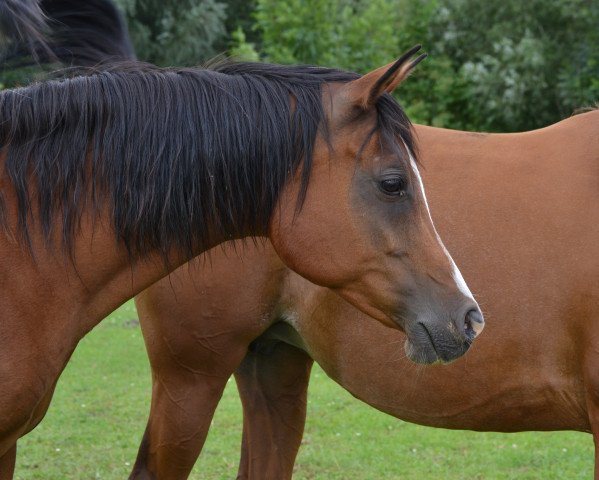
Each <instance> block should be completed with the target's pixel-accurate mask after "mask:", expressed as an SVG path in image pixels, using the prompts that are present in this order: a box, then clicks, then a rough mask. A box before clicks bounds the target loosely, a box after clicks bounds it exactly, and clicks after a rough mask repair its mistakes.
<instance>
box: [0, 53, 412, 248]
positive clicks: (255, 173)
mask: <svg viewBox="0 0 599 480" xmlns="http://www.w3.org/2000/svg"><path fill="white" fill-rule="evenodd" d="M355 78H357V75H356V74H354V73H351V72H344V71H340V70H334V69H330V68H322V67H312V66H279V65H269V64H258V63H231V62H226V63H221V64H219V65H216V66H213V67H211V68H209V69H201V68H192V69H187V68H186V69H160V68H157V67H153V66H148V65H143V64H139V63H128V64H126V65H119V66H118V67H114V68H111V69H107V70H104V71H96V72H92V73H90V74H88V75H81V76H77V77H75V78H71V79H64V80H55V81H48V82H43V83H39V84H36V85H33V86H30V87H27V88H20V89H14V90H6V91H4V92H2V93H0V149H1V150H0V158H1V155H4V156H5V160H4V174H5V175H6V176H7V177H8V179H10V183H11V184H12V186H13V187H14V190H15V193H16V197H17V199H18V223H19V231H20V234H21V236H22V240H23V241H24V242H25V243H27V244H29V242H30V235H29V224H30V222H31V220H32V219H31V212H32V211H33V209H32V207H33V206H35V207H36V210H37V212H38V213H37V217H39V218H38V221H39V222H40V224H41V227H42V231H43V234H44V235H45V237H46V239H48V240H49V239H50V238H52V233H53V231H54V229H55V228H61V229H62V238H63V243H64V247H65V248H66V250H67V251H70V250H71V248H72V245H73V241H74V238H75V236H76V234H77V231H78V226H79V222H80V218H81V213H82V210H83V207H84V206H86V205H87V206H88V207H91V208H94V209H96V211H99V210H100V209H108V211H109V212H110V213H111V215H112V221H113V226H114V229H115V232H116V235H117V239H118V240H122V241H124V242H125V244H126V245H127V247H128V249H129V251H130V252H131V254H132V255H133V256H134V257H136V256H138V255H141V254H144V253H147V252H149V251H152V250H156V249H158V250H160V251H162V252H164V253H166V252H167V251H169V250H170V249H171V248H173V247H176V248H179V249H182V250H183V251H184V252H186V253H187V254H188V255H190V256H191V255H192V254H193V252H194V249H193V248H192V247H193V246H194V245H195V246H196V247H197V246H198V245H199V246H207V245H208V242H209V241H210V238H211V235H217V236H218V237H219V238H234V237H239V236H241V235H244V234H248V233H249V234H259V233H263V232H265V231H266V230H267V227H268V224H269V220H270V217H271V214H272V211H273V209H274V206H275V204H276V202H277V198H278V195H279V193H280V191H281V188H282V187H283V186H284V184H285V182H286V181H287V180H288V179H289V178H290V176H291V175H293V174H294V173H295V172H296V171H297V169H298V168H300V167H301V168H302V179H303V180H302V181H303V189H302V192H305V189H306V188H307V185H308V181H309V175H310V170H311V165H312V153H313V148H314V142H315V138H316V135H317V132H318V131H319V129H320V130H321V131H322V132H325V133H326V130H327V129H326V121H325V116H324V110H323V105H322V94H321V90H322V85H323V84H324V83H327V82H348V81H350V80H352V79H355ZM290 99H293V100H294V101H293V102H292V101H290ZM377 108H378V112H379V115H378V125H377V126H376V128H377V129H378V130H380V131H381V133H382V136H383V137H384V138H387V139H389V141H393V139H395V141H397V136H398V135H399V136H401V138H402V139H403V141H404V142H405V143H406V145H407V146H408V148H411V149H412V150H414V148H413V147H414V145H413V140H412V136H411V130H410V124H409V121H408V119H407V117H406V116H405V114H404V113H403V111H402V110H401V108H400V107H399V105H398V104H397V103H396V102H395V101H394V100H393V99H392V98H391V97H390V96H385V97H383V98H381V99H380V101H379V103H378V105H377ZM0 194H2V192H1V191H0ZM302 194H303V193H302ZM5 200H6V199H5V196H4V197H3V198H0V201H1V202H2V203H1V204H0V221H1V222H4V223H5V222H6V215H5V214H6V205H5ZM56 217H58V218H56Z"/></svg>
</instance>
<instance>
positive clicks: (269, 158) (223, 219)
mask: <svg viewBox="0 0 599 480" xmlns="http://www.w3.org/2000/svg"><path fill="white" fill-rule="evenodd" d="M15 5H19V2H17V3H15ZM417 50H418V48H414V49H412V50H410V51H409V52H407V53H406V54H405V55H403V56H402V57H401V58H400V59H399V60H398V61H396V62H395V63H393V64H390V65H388V66H386V67H381V68H380V69H377V70H375V71H373V72H371V73H370V74H367V75H365V76H363V77H359V76H357V75H355V74H353V73H348V72H343V71H338V70H333V69H327V68H320V67H303V66H290V67H282V66H277V65H266V64H234V63H227V64H222V65H218V66H215V67H213V68H212V69H180V70H167V69H158V68H155V67H151V66H145V65H138V64H134V63H132V64H129V65H122V66H121V67H120V68H118V69H110V70H108V69H107V70H96V71H93V72H90V73H89V74H87V75H85V76H78V77H75V78H71V79H65V80H61V81H49V82H43V83H39V84H36V85H33V86H30V87H27V88H21V89H15V90H5V91H3V92H1V93H0V147H1V150H0V165H1V170H0V194H1V203H0V225H1V226H2V231H1V233H0V310H1V311H2V321H1V322H0V385H2V388H1V389H0V412H2V415H1V416H0V478H2V479H4V478H11V476H12V472H13V469H14V461H15V453H16V441H17V439H18V438H19V437H20V436H22V435H24V434H25V433H27V432H28V431H30V430H31V429H32V428H34V427H35V425H36V424H37V423H38V422H39V421H40V420H41V419H42V417H43V416H44V414H45V412H46V409H47V407H48V404H49V402H50V399H51V397H52V393H53V390H54V387H55V385H56V381H57V379H58V377H59V375H60V373H61V372H62V370H63V368H64V366H65V364H66V362H67V361H68V359H69V357H70V355H71V354H72V352H73V350H74V348H75V346H76V345H77V342H78V341H79V340H80V339H81V338H82V337H83V336H84V335H85V334H86V333H87V332H88V331H89V330H90V329H91V328H93V327H94V326H95V325H96V324H97V323H98V322H99V321H100V319H102V318H103V317H104V316H105V315H106V314H108V313H109V312H110V311H112V310H113V309H114V308H116V307H117V306H118V305H120V304H121V303H122V302H123V301H125V300H126V299H127V298H130V297H132V296H133V295H135V294H137V293H139V292H140V291H142V290H143V289H144V288H146V287H147V286H149V285H150V284H152V283H154V282H155V281H157V280H158V279H159V278H161V277H162V276H164V275H166V274H167V273H168V272H169V271H170V270H172V269H174V268H176V267H177V266H179V265H181V264H182V263H184V262H185V261H187V260H189V259H190V258H191V257H192V256H194V255H197V254H199V253H201V252H204V251H206V250H207V249H209V248H212V247H214V246H216V245H218V244H219V243H221V242H223V241H225V240H230V239H235V238H242V237H247V236H267V237H268V238H269V239H270V241H271V242H272V244H273V245H274V248H275V250H276V251H277V253H278V254H279V256H280V257H281V258H282V259H283V260H284V262H285V263H286V264H287V265H288V266H289V267H290V268H292V269H293V270H295V271H297V272H299V273H300V274H301V275H304V276H306V278H309V279H310V280H312V281H314V282H316V283H318V284H321V285H324V286H327V287H330V288H332V289H334V290H335V291H336V292H337V293H338V294H339V295H342V296H343V297H344V298H346V299H347V300H349V301H350V302H351V303H352V304H354V305H355V306H357V307H358V308H360V309H361V310H362V311H364V312H366V313H367V314H369V315H371V316H373V317H375V318H376V319H378V320H379V321H381V322H384V323H385V324H387V325H390V326H393V327H395V328H401V329H404V330H405V331H406V332H407V335H408V337H409V339H410V340H409V341H408V342H406V350H407V352H408V354H409V355H410V357H411V358H413V359H414V360H416V361H420V362H424V363H426V362H429V363H430V362H434V361H448V360H452V359H454V358H456V357H458V356H460V355H462V354H463V353H464V352H465V351H466V350H467V349H468V347H469V345H470V343H471V342H472V340H473V339H474V337H475V336H476V335H477V333H478V332H479V331H480V330H481V329H482V326H483V320H482V316H481V314H480V312H479V310H478V307H477V305H476V303H475V301H474V300H473V298H472V295H471V294H470V292H469V291H468V289H467V287H466V286H465V284H464V282H463V280H462V278H461V275H460V274H459V272H458V270H457V268H456V267H455V264H454V263H453V260H451V257H449V255H448V254H447V250H446V249H445V247H444V246H443V244H442V243H441V241H440V239H439V237H438V235H437V233H436V231H435V229H434V227H433V224H432V221H431V219H430V216H429V213H428V207H427V205H426V200H425V196H424V191H423V188H422V183H421V181H420V176H419V173H418V169H417V165H416V161H415V159H414V157H413V154H412V152H414V151H415V146H414V142H413V139H412V135H411V129H410V124H409V121H408V119H407V118H406V116H405V115H404V113H403V111H402V110H401V108H400V107H399V105H398V104H397V103H396V102H395V101H394V100H393V98H392V97H391V96H390V95H389V93H390V92H391V91H392V90H393V89H394V88H395V87H396V86H397V85H398V84H399V83H400V82H401V81H402V80H403V79H404V78H405V77H406V76H407V75H408V73H409V72H410V70H411V69H412V68H413V67H414V66H415V65H416V64H417V63H418V62H419V61H420V60H421V59H422V58H423V57H422V56H420V57H417V58H416V59H413V55H414V53H415V52H416V51H417ZM215 320H216V321H217V322H218V321H219V320H218V319H215Z"/></svg>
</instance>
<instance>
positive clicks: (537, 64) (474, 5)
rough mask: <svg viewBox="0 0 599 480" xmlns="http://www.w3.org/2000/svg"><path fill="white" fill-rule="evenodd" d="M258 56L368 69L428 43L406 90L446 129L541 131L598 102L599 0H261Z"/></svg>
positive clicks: (412, 105) (409, 102) (418, 112)
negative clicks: (425, 57)
mask: <svg viewBox="0 0 599 480" xmlns="http://www.w3.org/2000/svg"><path fill="white" fill-rule="evenodd" d="M255 18H256V24H255V29H257V31H258V32H260V33H261V43H259V45H260V50H259V51H260V53H261V54H262V56H263V57H264V58H266V59H268V60H271V61H275V62H281V63H316V64H321V65H329V66H335V67H342V68H348V69H351V70H355V71H358V72H365V71H367V70H370V69H372V68H375V67H377V66H380V65H384V64H385V63H388V62H390V61H391V60H392V59H393V58H395V57H396V56H397V55H398V54H399V53H400V52H402V51H404V50H405V49H407V48H409V47H410V46H412V45H414V44H415V43H422V44H423V45H424V47H425V49H426V51H427V52H428V53H429V58H428V59H427V61H426V62H425V63H424V64H423V65H422V66H420V67H419V68H418V69H417V71H416V72H415V74H414V78H413V79H412V80H410V81H408V82H406V83H405V84H404V85H403V86H402V87H401V89H400V91H399V96H400V97H401V99H402V101H403V102H404V103H405V104H406V109H407V111H408V113H409V114H410V115H411V116H412V117H413V119H414V120H416V121H419V122H422V123H427V124H432V125H437V126H443V127H453V128H462V129H472V130H490V131H514V130H525V129H531V128H537V127H540V126H543V125H547V124H549V123H553V122H555V121H558V120H559V119H561V118H563V117H565V116H568V115H570V114H571V113H572V112H573V111H574V110H575V109H576V108H578V107H581V106H585V105H589V104H592V103H593V102H594V101H596V100H597V98H599V51H598V50H597V49H596V48H595V46H596V45H597V44H598V42H599V29H598V28H597V27H596V26H597V24H599V2H588V1H586V0H531V1H529V2H521V1H519V0H505V1H501V2H499V1H492V2H480V1H479V0H395V1H393V2H389V1H379V0H375V1H371V2H368V1H361V0H330V1H326V0H314V1H312V2H304V1H302V0H289V1H287V2H279V1H277V0H257V5H256V14H255Z"/></svg>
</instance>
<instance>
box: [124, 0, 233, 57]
mask: <svg viewBox="0 0 599 480" xmlns="http://www.w3.org/2000/svg"><path fill="white" fill-rule="evenodd" d="M117 3H119V4H120V5H121V7H122V8H123V10H124V11H125V14H126V18H127V23H128V24H129V31H130V34H131V38H132V40H133V44H134V46H135V49H136V52H137V55H138V57H139V58H140V59H141V60H144V61H147V62H151V63H154V64H157V65H163V66H177V65H197V64H200V63H202V62H205V61H206V60H208V59H210V58H212V57H213V56H214V55H215V54H216V53H218V51H217V50H216V45H217V44H218V43H219V42H222V41H223V39H224V37H225V34H226V31H225V24H224V22H225V19H226V5H225V4H224V3H222V2H218V1H216V0H118V2H117Z"/></svg>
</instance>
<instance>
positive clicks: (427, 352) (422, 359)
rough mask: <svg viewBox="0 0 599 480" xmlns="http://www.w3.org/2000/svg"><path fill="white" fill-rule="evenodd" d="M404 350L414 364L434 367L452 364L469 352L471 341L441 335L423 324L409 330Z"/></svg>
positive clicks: (449, 335) (418, 323) (417, 324)
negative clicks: (433, 365)
mask: <svg viewBox="0 0 599 480" xmlns="http://www.w3.org/2000/svg"><path fill="white" fill-rule="evenodd" d="M406 333H407V335H406V341H405V344H404V350H405V352H406V355H407V357H408V358H409V359H410V360H411V361H413V362H414V363H419V364H424V365H432V364H445V363H450V362H453V361H454V360H456V359H457V358H459V357H461V356H462V355H463V354H464V353H466V352H467V351H468V349H469V348H470V345H471V343H472V342H471V341H468V340H467V339H466V340H458V339H456V338H455V336H454V335H452V334H451V333H450V332H447V333H445V334H439V333H438V332H436V331H431V330H430V329H429V327H427V326H426V325H425V324H424V323H422V322H417V323H416V324H415V325H414V326H413V327H412V328H410V329H409V330H407V332H406Z"/></svg>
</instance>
